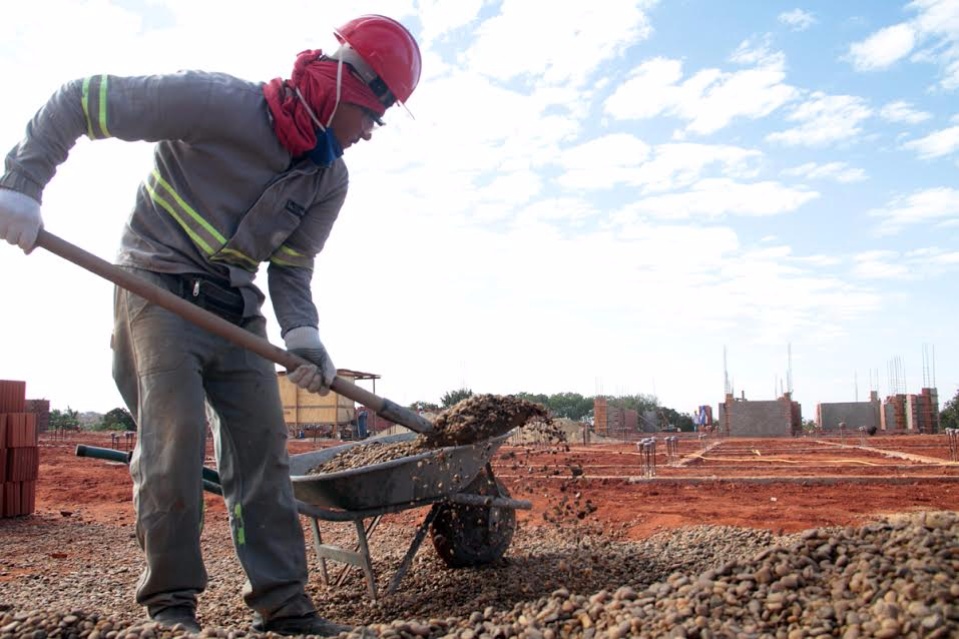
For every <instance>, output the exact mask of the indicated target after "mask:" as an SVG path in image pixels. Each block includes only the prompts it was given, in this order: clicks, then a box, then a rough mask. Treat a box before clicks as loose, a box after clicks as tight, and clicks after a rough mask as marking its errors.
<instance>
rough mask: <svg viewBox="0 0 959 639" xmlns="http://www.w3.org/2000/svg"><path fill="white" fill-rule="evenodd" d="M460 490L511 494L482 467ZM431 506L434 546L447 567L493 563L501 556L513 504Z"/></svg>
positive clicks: (509, 531)
mask: <svg viewBox="0 0 959 639" xmlns="http://www.w3.org/2000/svg"><path fill="white" fill-rule="evenodd" d="M463 492H464V493H473V494H477V495H490V496H493V497H509V496H510V495H509V491H508V490H507V489H506V486H504V485H503V483H502V482H500V481H499V480H498V479H496V478H495V477H492V476H491V475H490V474H489V473H488V472H487V471H485V470H484V471H483V472H481V473H480V474H479V476H478V477H477V478H476V479H474V480H473V481H472V483H470V484H469V485H468V486H467V487H466V488H464V489H463ZM433 509H434V511H435V515H436V516H435V518H434V519H433V524H432V525H431V526H430V537H431V539H432V540H433V548H435V549H436V554H437V555H439V556H440V558H441V559H442V560H443V561H444V562H445V563H446V565H447V566H449V567H450V568H463V567H466V566H480V565H483V564H489V563H492V562H494V561H496V560H497V559H499V558H500V557H502V556H503V554H504V553H505V552H506V549H507V548H509V545H510V542H511V541H513V532H514V531H515V530H516V511H515V510H513V509H512V508H493V507H486V506H471V505H466V504H451V503H441V504H436V505H435V506H433Z"/></svg>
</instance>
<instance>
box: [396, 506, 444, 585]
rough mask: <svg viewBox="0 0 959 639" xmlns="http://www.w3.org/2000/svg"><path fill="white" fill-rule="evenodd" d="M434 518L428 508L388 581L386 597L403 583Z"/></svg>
mask: <svg viewBox="0 0 959 639" xmlns="http://www.w3.org/2000/svg"><path fill="white" fill-rule="evenodd" d="M435 518H436V509H435V508H430V511H429V512H428V513H427V514H426V518H425V519H423V523H422V524H420V527H419V528H418V529H417V530H416V535H415V536H414V537H413V541H412V543H410V547H409V549H408V550H407V551H406V555H405V556H404V557H403V561H401V562H400V567H399V568H397V569H396V574H395V575H393V578H392V579H391V580H390V585H389V587H388V588H387V589H386V595H387V596H389V595H392V594H393V593H394V592H396V589H397V588H398V587H399V585H400V582H401V581H403V577H404V576H405V575H406V571H407V570H409V568H410V564H411V563H412V562H413V557H414V556H415V555H416V551H417V550H419V549H420V544H422V543H423V540H424V539H425V538H426V532H427V531H428V530H429V528H430V524H432V523H433V519H435Z"/></svg>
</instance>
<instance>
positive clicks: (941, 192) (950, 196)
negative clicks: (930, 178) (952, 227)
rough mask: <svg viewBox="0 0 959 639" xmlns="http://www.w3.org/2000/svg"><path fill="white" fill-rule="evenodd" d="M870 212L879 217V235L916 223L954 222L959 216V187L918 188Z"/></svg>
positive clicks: (888, 233) (892, 233)
mask: <svg viewBox="0 0 959 639" xmlns="http://www.w3.org/2000/svg"><path fill="white" fill-rule="evenodd" d="M869 215H870V216H872V217H877V218H879V219H880V223H879V228H878V229H877V232H878V233H879V234H880V235H894V234H896V233H898V232H900V231H901V230H902V229H903V228H905V227H907V226H912V225H915V224H923V223H935V224H939V225H941V224H944V223H948V222H955V221H956V220H957V219H959V190H956V189H953V188H948V187H939V188H932V189H925V190H922V191H917V192H915V193H913V194H911V195H908V196H900V197H897V198H894V199H893V200H891V201H890V202H889V203H888V204H886V206H884V207H882V208H878V209H872V210H871V211H869Z"/></svg>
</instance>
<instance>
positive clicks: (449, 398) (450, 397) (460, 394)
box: [440, 388, 473, 408]
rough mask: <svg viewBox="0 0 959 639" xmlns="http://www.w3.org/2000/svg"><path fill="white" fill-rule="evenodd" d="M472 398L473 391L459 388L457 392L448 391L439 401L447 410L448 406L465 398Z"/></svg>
mask: <svg viewBox="0 0 959 639" xmlns="http://www.w3.org/2000/svg"><path fill="white" fill-rule="evenodd" d="M472 396H473V391H471V390H470V389H468V388H460V389H458V390H453V391H449V392H448V393H446V394H445V395H443V397H442V399H440V403H441V404H442V405H443V408H449V407H450V406H452V405H454V404H458V403H459V402H461V401H463V400H464V399H466V398H467V397H472Z"/></svg>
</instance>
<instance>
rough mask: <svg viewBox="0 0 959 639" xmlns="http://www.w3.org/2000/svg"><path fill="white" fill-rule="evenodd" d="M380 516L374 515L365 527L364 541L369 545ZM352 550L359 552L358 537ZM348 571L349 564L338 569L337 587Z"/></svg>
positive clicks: (344, 579) (342, 581)
mask: <svg viewBox="0 0 959 639" xmlns="http://www.w3.org/2000/svg"><path fill="white" fill-rule="evenodd" d="M382 518H383V516H382V515H377V516H376V517H374V518H373V519H372V520H371V521H370V525H369V526H367V527H366V543H367V545H369V543H370V540H371V539H373V533H374V532H376V526H377V524H379V523H380V520H381V519H382ZM356 521H357V522H359V521H362V520H356ZM353 552H356V553H358V552H360V543H359V537H357V543H356V545H355V546H353ZM367 555H369V553H367ZM372 561H373V560H372V558H371V559H370V565H372ZM349 572H350V566H349V565H345V566H343V567H342V568H341V569H340V574H339V575H337V578H336V586H337V587H339V586H342V585H343V583H344V582H345V581H346V575H347V574H349Z"/></svg>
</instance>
